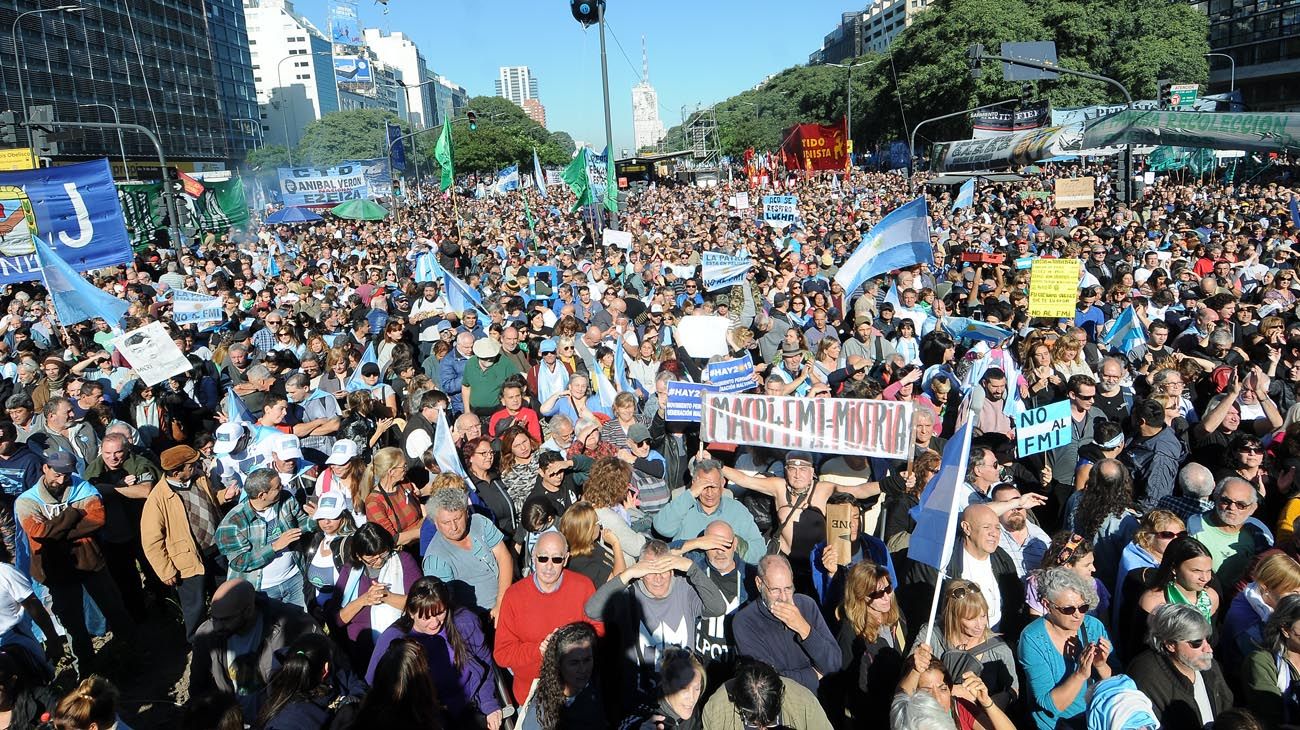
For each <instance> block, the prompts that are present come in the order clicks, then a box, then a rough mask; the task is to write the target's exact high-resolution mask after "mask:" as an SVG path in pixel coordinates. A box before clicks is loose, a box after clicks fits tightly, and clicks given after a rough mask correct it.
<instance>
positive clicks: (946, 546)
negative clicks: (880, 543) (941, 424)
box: [907, 410, 972, 590]
mask: <svg viewBox="0 0 1300 730" xmlns="http://www.w3.org/2000/svg"><path fill="white" fill-rule="evenodd" d="M970 412H971V411H970V410H967V411H966V413H964V414H963V415H964V416H966V417H965V418H964V419H963V421H962V423H961V425H960V426H958V427H957V430H956V432H954V433H953V435H952V438H950V439H948V443H947V444H946V445H945V446H944V447H943V461H942V463H940V465H939V471H938V472H936V473H935V475H934V476H933V477H931V478H930V481H929V483H928V484H926V485H925V491H924V492H922V493H921V499H920V501H919V502H918V503H917V505H916V506H915V507H912V509H911V515H912V519H914V520H916V529H915V530H913V531H912V540H911V542H910V543H909V545H908V548H907V557H909V558H911V559H912V560H915V561H917V562H920V563H924V564H926V565H928V566H930V567H931V568H934V569H935V570H937V571H939V575H940V579H939V581H938V583H939V585H942V584H943V577H942V576H943V574H944V571H946V570H947V568H948V561H949V558H951V557H952V546H953V541H954V538H955V537H956V532H957V519H958V517H959V515H960V514H961V511H962V510H963V509H965V508H966V505H964V504H958V503H957V502H958V499H959V498H960V497H961V495H963V494H965V492H966V487H965V483H966V461H967V459H968V458H970V437H971V428H972V425H971V422H970V417H969V414H970ZM936 590H937V587H936Z"/></svg>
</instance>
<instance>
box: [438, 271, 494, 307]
mask: <svg viewBox="0 0 1300 730" xmlns="http://www.w3.org/2000/svg"><path fill="white" fill-rule="evenodd" d="M442 290H443V294H444V295H445V296H446V297H447V304H449V305H451V308H452V309H454V310H456V311H457V312H464V311H466V310H468V309H477V310H478V311H479V313H480V314H483V315H485V316H486V315H487V312H484V311H483V308H482V307H480V306H479V302H480V301H482V299H483V296H482V295H481V294H479V293H478V292H477V291H475V290H474V289H471V288H470V286H469V284H466V283H465V282H463V281H461V280H460V279H457V278H456V275H455V274H453V273H451V272H450V271H447V270H446V269H443V270H442Z"/></svg>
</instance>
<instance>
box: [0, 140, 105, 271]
mask: <svg viewBox="0 0 1300 730" xmlns="http://www.w3.org/2000/svg"><path fill="white" fill-rule="evenodd" d="M36 235H40V236H41V238H43V239H44V240H45V241H46V243H48V244H49V246H50V248H51V249H52V250H53V251H54V253H55V254H56V255H58V256H59V258H61V259H63V260H64V261H66V262H67V263H68V264H69V265H70V266H71V267H72V268H73V269H74V270H75V271H89V270H91V269H102V268H106V267H108V266H116V265H117V264H125V263H129V262H130V261H131V240H130V238H129V237H128V236H127V231H126V221H125V219H124V218H123V216H122V206H121V204H120V203H119V202H118V199H117V188H116V187H114V185H113V173H112V171H111V170H110V169H109V167H108V160H94V161H91V162H82V163H78V164H75V165H64V166H62V167H47V168H44V169H40V170H19V171H15V172H3V173H0V284H8V283H12V282H16V281H31V280H34V279H39V278H41V267H40V262H39V261H38V260H37V257H36V244H35V243H34V242H33V236H36Z"/></svg>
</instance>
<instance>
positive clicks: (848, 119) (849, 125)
mask: <svg viewBox="0 0 1300 730" xmlns="http://www.w3.org/2000/svg"><path fill="white" fill-rule="evenodd" d="M826 65H827V66H831V67H832V68H843V69H848V72H849V103H848V111H847V112H846V113H845V115H844V127H845V132H846V133H847V135H848V143H849V160H850V162H849V165H850V166H852V164H853V163H852V160H853V69H855V68H862V67H863V66H866V65H867V64H865V63H853V64H846V63H828V64H826Z"/></svg>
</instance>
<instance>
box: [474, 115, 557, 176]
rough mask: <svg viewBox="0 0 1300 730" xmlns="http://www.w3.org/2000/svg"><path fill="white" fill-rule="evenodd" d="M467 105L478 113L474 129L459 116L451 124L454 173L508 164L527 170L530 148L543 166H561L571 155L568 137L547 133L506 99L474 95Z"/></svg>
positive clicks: (530, 165)
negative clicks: (535, 152) (476, 126)
mask: <svg viewBox="0 0 1300 730" xmlns="http://www.w3.org/2000/svg"><path fill="white" fill-rule="evenodd" d="M468 108H469V109H472V110H473V111H474V112H475V113H476V114H477V115H478V128H477V129H474V130H471V129H470V128H469V125H468V124H467V123H466V122H465V120H464V118H463V117H462V118H460V119H457V120H455V121H454V122H453V124H452V131H451V136H452V149H453V152H454V155H455V158H454V164H455V168H456V174H457V175H461V174H464V173H467V172H495V171H497V170H500V169H501V168H503V167H508V166H510V165H519V170H520V172H525V173H526V172H530V171H531V170H532V164H533V148H534V147H536V148H537V156H538V158H539V159H540V160H541V162H542V164H543V165H551V166H563V165H566V164H568V162H569V159H570V158H571V157H572V156H573V150H574V149H575V147H574V144H573V138H572V137H570V136H569V135H568V134H565V133H564V132H555V133H552V132H548V131H547V130H546V128H545V127H543V126H542V125H540V124H538V123H537V122H535V121H533V120H532V119H531V118H530V117H529V116H528V115H527V114H525V113H524V110H523V109H521V108H520V107H519V106H518V105H516V104H515V103H514V102H512V101H510V100H509V99H504V98H502V97H498V96H476V97H474V98H472V99H470V100H469V107H468ZM561 135H563V136H561Z"/></svg>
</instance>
